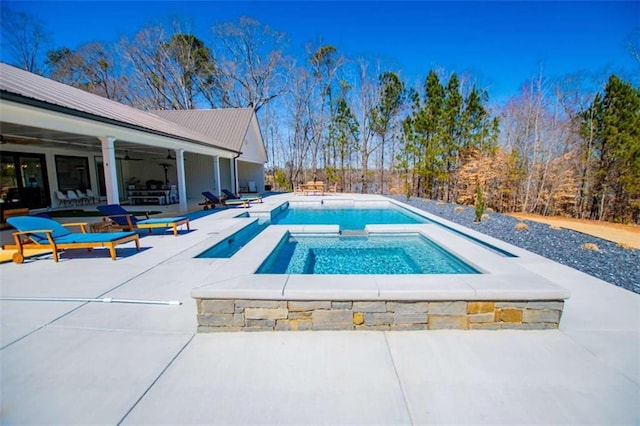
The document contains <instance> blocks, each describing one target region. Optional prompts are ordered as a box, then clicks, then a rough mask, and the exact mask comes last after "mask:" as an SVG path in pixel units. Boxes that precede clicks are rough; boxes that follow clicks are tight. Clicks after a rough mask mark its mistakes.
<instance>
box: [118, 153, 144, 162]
mask: <svg viewBox="0 0 640 426" xmlns="http://www.w3.org/2000/svg"><path fill="white" fill-rule="evenodd" d="M123 160H124V161H144V159H143V158H132V157H129V151H125V152H124V158H123Z"/></svg>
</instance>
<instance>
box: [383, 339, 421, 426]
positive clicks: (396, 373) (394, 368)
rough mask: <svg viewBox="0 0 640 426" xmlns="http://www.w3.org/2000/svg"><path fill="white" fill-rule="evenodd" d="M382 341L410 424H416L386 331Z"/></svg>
mask: <svg viewBox="0 0 640 426" xmlns="http://www.w3.org/2000/svg"><path fill="white" fill-rule="evenodd" d="M383 334H384V343H385V345H386V346H387V351H388V352H389V358H391V365H393V373H394V374H395V375H396V379H397V380H398V384H399V385H400V392H401V393H402V402H404V408H405V410H407V414H408V415H409V420H410V421H411V424H412V425H414V424H416V423H415V421H414V420H413V416H412V415H411V410H410V409H409V401H407V395H406V392H405V390H404V385H403V384H402V380H401V379H400V374H399V373H398V367H397V366H396V360H395V359H394V358H393V353H392V352H391V346H389V339H388V338H387V334H388V332H387V331H385V332H384V333H383Z"/></svg>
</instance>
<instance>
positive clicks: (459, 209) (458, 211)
mask: <svg viewBox="0 0 640 426" xmlns="http://www.w3.org/2000/svg"><path fill="white" fill-rule="evenodd" d="M455 211H456V212H457V213H460V212H462V211H464V207H461V206H458V207H456V208H455Z"/></svg>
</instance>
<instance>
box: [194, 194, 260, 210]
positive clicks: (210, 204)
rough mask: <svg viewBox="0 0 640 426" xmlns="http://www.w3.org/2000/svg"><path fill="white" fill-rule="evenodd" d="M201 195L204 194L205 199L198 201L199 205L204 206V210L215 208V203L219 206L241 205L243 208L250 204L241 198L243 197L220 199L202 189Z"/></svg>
mask: <svg viewBox="0 0 640 426" xmlns="http://www.w3.org/2000/svg"><path fill="white" fill-rule="evenodd" d="M202 195H204V197H205V200H204V202H202V203H200V205H201V206H204V207H203V209H204V210H208V209H209V208H215V207H216V204H220V205H221V206H225V207H230V206H241V207H244V208H249V206H250V204H249V201H248V200H243V199H232V200H229V199H226V200H221V199H220V198H218V197H216V196H215V195H214V194H212V193H211V192H209V191H204V192H203V193H202Z"/></svg>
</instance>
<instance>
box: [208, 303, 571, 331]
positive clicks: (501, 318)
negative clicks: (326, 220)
mask: <svg viewBox="0 0 640 426" xmlns="http://www.w3.org/2000/svg"><path fill="white" fill-rule="evenodd" d="M196 302H197V305H198V331H201V332H207V331H266V330H276V331H277V330H283V331H291V330H437V329H462V330H470V329H486V330H497V329H523V330H540V329H555V328H558V324H559V322H560V317H561V316H562V308H563V306H564V302H563V301H562V300H552V301H549V300H544V301H515V302H514V301H506V302H504V301H494V302H491V301H451V302H440V301H438V302H426V301H417V302H415V301H327V300H319V301H280V300H246V299H197V301H196Z"/></svg>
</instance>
